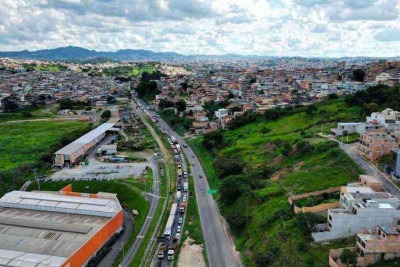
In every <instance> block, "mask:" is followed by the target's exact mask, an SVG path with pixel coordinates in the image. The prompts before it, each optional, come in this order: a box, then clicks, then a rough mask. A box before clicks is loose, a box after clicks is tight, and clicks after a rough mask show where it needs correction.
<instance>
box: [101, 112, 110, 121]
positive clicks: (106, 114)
mask: <svg viewBox="0 0 400 267" xmlns="http://www.w3.org/2000/svg"><path fill="white" fill-rule="evenodd" d="M110 117H111V111H110V110H105V111H103V113H102V114H101V120H102V121H108V120H109V119H110Z"/></svg>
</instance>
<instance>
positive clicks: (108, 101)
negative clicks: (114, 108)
mask: <svg viewBox="0 0 400 267" xmlns="http://www.w3.org/2000/svg"><path fill="white" fill-rule="evenodd" d="M106 101H107V104H115V103H117V100H116V99H115V97H113V96H110V95H109V96H107V99H106Z"/></svg>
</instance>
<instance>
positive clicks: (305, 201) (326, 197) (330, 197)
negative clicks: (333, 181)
mask: <svg viewBox="0 0 400 267" xmlns="http://www.w3.org/2000/svg"><path fill="white" fill-rule="evenodd" d="M339 198H340V192H334V193H331V194H328V193H327V194H323V195H321V196H315V197H314V196H311V197H307V198H302V199H299V200H295V201H294V203H295V204H296V206H298V207H300V208H302V207H313V206H317V205H319V204H323V203H332V202H335V201H338V199H339Z"/></svg>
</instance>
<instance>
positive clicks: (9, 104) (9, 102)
mask: <svg viewBox="0 0 400 267" xmlns="http://www.w3.org/2000/svg"><path fill="white" fill-rule="evenodd" d="M1 104H2V106H3V111H4V112H14V111H16V110H18V108H19V106H18V104H17V102H16V99H15V98H14V97H12V96H9V97H6V98H3V100H1Z"/></svg>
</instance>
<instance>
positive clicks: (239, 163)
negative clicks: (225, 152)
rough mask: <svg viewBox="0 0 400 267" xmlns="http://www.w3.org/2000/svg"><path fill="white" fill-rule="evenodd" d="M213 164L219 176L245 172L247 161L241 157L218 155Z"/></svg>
mask: <svg viewBox="0 0 400 267" xmlns="http://www.w3.org/2000/svg"><path fill="white" fill-rule="evenodd" d="M213 166H214V168H215V172H216V173H217V175H218V177H219V178H224V177H227V176H229V175H238V174H241V173H242V172H243V168H244V166H245V163H244V162H243V160H242V159H241V158H227V157H218V158H216V159H215V160H214V162H213Z"/></svg>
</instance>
